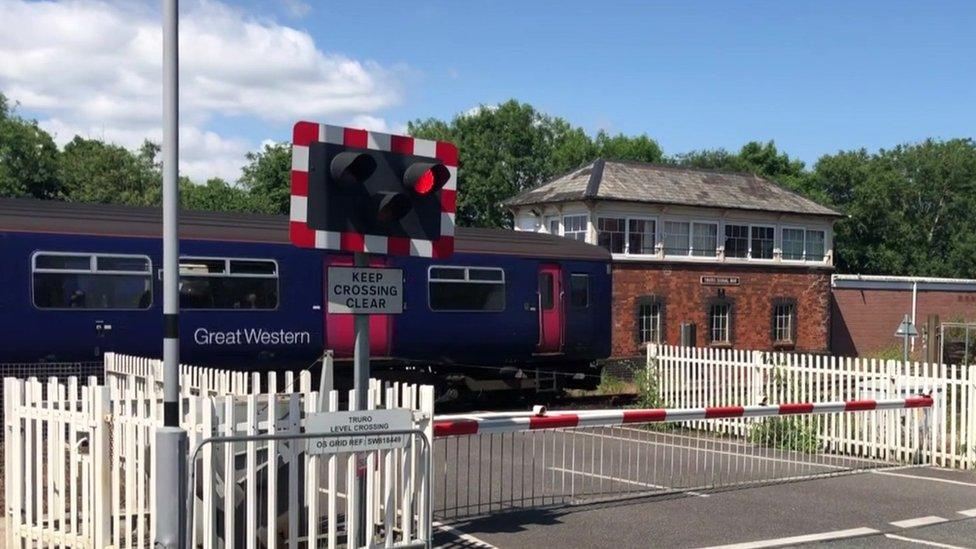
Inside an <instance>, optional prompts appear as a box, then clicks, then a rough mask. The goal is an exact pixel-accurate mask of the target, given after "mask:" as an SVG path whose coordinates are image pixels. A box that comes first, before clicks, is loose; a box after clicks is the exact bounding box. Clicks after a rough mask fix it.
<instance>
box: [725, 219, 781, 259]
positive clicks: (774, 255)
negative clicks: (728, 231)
mask: <svg viewBox="0 0 976 549" xmlns="http://www.w3.org/2000/svg"><path fill="white" fill-rule="evenodd" d="M733 225H735V223H733ZM753 227H758V228H761V229H772V230H773V253H772V254H771V255H770V256H769V257H755V255H754V254H753V252H752V229H753ZM749 259H751V260H753V261H773V260H775V259H776V225H775V224H770V225H767V224H765V223H750V224H749Z"/></svg>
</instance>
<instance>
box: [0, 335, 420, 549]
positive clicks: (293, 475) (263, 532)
mask: <svg viewBox="0 0 976 549" xmlns="http://www.w3.org/2000/svg"><path fill="white" fill-rule="evenodd" d="M161 379H162V367H161V363H160V361H158V360H152V359H144V358H138V357H128V356H122V355H111V354H109V355H106V358H105V385H99V384H98V381H97V379H95V378H90V379H88V380H86V381H83V382H79V380H77V379H75V378H68V379H65V380H59V379H56V378H51V379H49V380H48V381H47V382H46V383H42V382H40V381H38V380H36V379H29V380H26V381H25V380H17V379H12V378H8V379H5V380H4V427H5V439H4V450H5V453H4V466H5V478H6V484H5V497H6V511H7V512H6V517H5V520H6V540H5V541H6V547H11V548H12V547H17V548H20V547H25V546H27V547H33V546H34V545H35V544H36V545H42V544H43V545H48V546H53V545H59V546H66V547H97V548H103V547H115V548H123V547H140V548H141V547H151V546H152V540H153V539H154V537H155V536H154V534H155V524H154V522H153V518H154V512H153V510H154V507H155V501H156V498H155V486H154V485H153V482H152V479H153V478H154V476H153V471H154V468H155V440H154V432H155V428H156V427H157V426H160V425H161V424H162V390H161ZM180 379H181V398H180V417H181V426H182V427H183V428H185V429H186V430H187V431H188V434H189V438H190V448H191V449H192V448H195V446H196V445H197V444H198V443H199V442H200V441H202V440H203V439H205V438H208V437H210V436H220V435H256V434H268V433H278V434H282V433H299V432H301V431H302V426H303V422H304V420H305V418H306V417H307V415H308V414H310V413H313V412H318V411H337V410H339V399H338V393H337V392H336V391H334V390H329V391H327V392H326V395H325V398H321V397H320V395H319V393H318V391H313V390H312V387H311V375H310V373H309V372H308V371H302V372H299V373H298V374H297V375H296V374H295V373H293V372H285V373H284V374H283V375H278V374H277V373H274V372H269V373H267V374H265V375H260V374H257V373H250V374H242V373H239V372H230V371H224V370H215V369H206V368H195V367H189V366H182V367H181V369H180ZM280 382H283V383H280ZM326 388H327V389H328V388H329V386H328V385H326ZM262 389H263V390H262ZM350 402H353V400H352V399H350ZM433 403H434V397H433V389H432V388H431V387H427V386H416V385H405V384H404V385H390V386H383V385H381V384H380V383H379V382H378V381H376V380H373V381H372V383H371V387H370V391H369V402H368V405H369V407H370V408H395V407H401V408H407V409H410V410H414V411H415V412H414V417H415V420H416V421H415V423H416V425H417V427H418V428H419V429H421V430H423V431H424V432H425V433H426V434H427V436H428V437H429V438H428V440H430V437H432V435H433V432H432V426H431V421H432V417H433ZM413 438H417V437H413ZM413 442H414V444H411V445H410V446H408V447H407V448H406V449H402V450H391V451H386V452H383V453H382V454H381V455H377V454H375V453H374V454H372V455H370V456H369V457H368V458H367V463H366V469H365V471H367V472H368V474H365V476H366V481H367V506H366V515H365V516H364V517H363V516H360V513H359V512H358V507H357V505H358V504H357V503H356V502H355V501H354V498H353V497H347V495H346V494H345V493H344V488H343V487H344V485H345V484H347V483H350V482H354V481H355V478H356V477H355V475H356V474H357V467H356V464H355V462H354V461H353V460H354V459H355V456H350V459H349V460H347V459H346V457H345V456H343V457H341V458H337V457H325V456H321V457H320V456H310V455H308V454H307V453H306V452H305V451H304V450H305V443H304V441H301V442H298V441H293V440H281V441H264V442H247V443H241V444H234V445H227V444H225V445H207V446H204V447H203V449H202V451H201V452H200V454H201V459H200V460H199V462H198V463H197V464H196V466H197V467H198V472H199V474H198V475H197V478H198V479H199V481H198V482H197V486H196V487H195V495H196V497H197V498H198V499H197V503H196V504H195V506H194V507H195V513H194V517H193V525H194V526H193V530H192V532H193V536H194V544H195V546H198V547H206V548H211V547H212V548H216V547H226V548H229V547H258V546H261V547H276V546H277V545H279V544H281V545H283V544H288V546H289V547H295V546H296V545H297V543H299V541H301V542H302V543H303V544H305V543H306V542H307V541H308V540H310V539H314V540H316V543H314V544H312V545H314V546H320V545H323V544H327V545H328V547H337V546H339V544H340V543H342V542H343V541H344V536H345V533H346V531H347V530H351V529H352V528H355V527H356V526H357V525H361V524H362V522H359V521H362V520H365V521H366V524H367V525H369V527H370V530H369V531H370V532H372V533H373V535H374V536H382V538H380V537H376V538H371V539H373V542H372V543H376V544H378V545H386V546H393V545H394V544H399V543H403V542H407V541H410V540H411V539H418V536H429V535H430V532H429V531H427V528H429V524H430V517H429V507H428V503H427V502H425V501H424V500H423V497H422V496H423V494H424V492H423V489H424V488H425V486H424V483H426V482H427V481H428V479H429V474H430V473H429V469H427V468H426V467H423V465H424V463H423V460H422V459H420V456H418V451H420V449H421V446H420V445H419V444H417V443H416V442H417V441H413ZM428 465H429V463H428ZM340 473H345V474H344V475H343V474H340ZM340 499H341V500H343V501H344V502H345V505H344V506H340V505H339V504H338V501H339V500H340ZM293 502H301V505H297V506H296V505H294V504H293ZM184 503H185V502H176V501H174V502H173V505H183V504H184ZM228 510H229V511H228ZM340 519H341V520H340ZM425 525H427V526H425ZM426 539H429V537H428V538H426Z"/></svg>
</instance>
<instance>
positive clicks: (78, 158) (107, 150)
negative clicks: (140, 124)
mask: <svg viewBox="0 0 976 549" xmlns="http://www.w3.org/2000/svg"><path fill="white" fill-rule="evenodd" d="M157 150H158V149H157V148H155V147H154V146H153V145H151V144H144V145H143V147H142V148H141V149H140V150H139V151H138V152H132V151H129V150H128V149H126V148H124V147H121V146H119V145H113V144H109V143H105V142H103V141H100V140H97V139H85V138H83V137H78V136H75V138H74V139H72V140H71V142H69V143H68V144H67V145H65V147H64V151H63V152H62V153H61V155H60V161H59V163H58V178H59V179H60V181H61V193H60V194H61V197H62V198H63V199H64V200H67V201H69V202H100V203H106V204H110V203H111V204H129V205H136V206H147V205H152V204H155V203H158V196H159V186H160V174H159V169H158V167H157V165H156V163H155V151H157Z"/></svg>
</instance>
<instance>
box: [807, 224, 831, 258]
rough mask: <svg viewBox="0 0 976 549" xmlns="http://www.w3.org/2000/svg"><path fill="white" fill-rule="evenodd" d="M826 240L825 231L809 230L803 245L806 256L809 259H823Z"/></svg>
mask: <svg viewBox="0 0 976 549" xmlns="http://www.w3.org/2000/svg"><path fill="white" fill-rule="evenodd" d="M825 240H826V238H825V235H824V232H823V231H807V234H806V242H805V243H804V246H803V254H804V256H805V257H804V258H805V259H806V260H807V261H823V259H824V241H825Z"/></svg>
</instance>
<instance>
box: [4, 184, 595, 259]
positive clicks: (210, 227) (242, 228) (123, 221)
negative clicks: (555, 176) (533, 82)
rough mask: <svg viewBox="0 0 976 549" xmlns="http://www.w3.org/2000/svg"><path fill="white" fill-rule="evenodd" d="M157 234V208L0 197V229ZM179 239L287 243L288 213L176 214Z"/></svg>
mask: <svg viewBox="0 0 976 549" xmlns="http://www.w3.org/2000/svg"><path fill="white" fill-rule="evenodd" d="M4 231H10V232H43V233H61V234H91V235H113V236H126V237H142V238H161V237H162V211H161V210H160V209H159V208H146V207H137V206H120V205H116V204H83V203H77V202H74V203H69V202H58V201H53V200H32V199H20V198H2V199H0V232H4ZM455 234H456V239H455V241H454V251H456V252H467V253H494V254H509V255H521V256H528V257H541V258H557V259H580V260H596V261H609V260H610V252H608V251H607V250H606V249H604V248H601V247H599V246H594V245H592V244H587V243H585V242H579V241H577V240H573V239H569V238H562V237H559V236H552V235H548V234H542V233H531V232H522V231H511V230H507V229H476V228H470V227H457V228H456V229H455ZM180 238H181V239H194V240H223V241H236V242H258V243H271V244H288V243H289V242H290V240H289V236H288V216H283V215H263V214H244V213H218V212H201V211H183V212H180Z"/></svg>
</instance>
